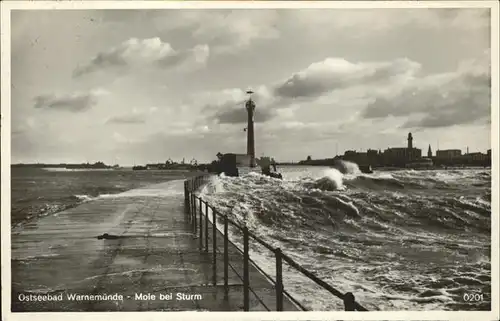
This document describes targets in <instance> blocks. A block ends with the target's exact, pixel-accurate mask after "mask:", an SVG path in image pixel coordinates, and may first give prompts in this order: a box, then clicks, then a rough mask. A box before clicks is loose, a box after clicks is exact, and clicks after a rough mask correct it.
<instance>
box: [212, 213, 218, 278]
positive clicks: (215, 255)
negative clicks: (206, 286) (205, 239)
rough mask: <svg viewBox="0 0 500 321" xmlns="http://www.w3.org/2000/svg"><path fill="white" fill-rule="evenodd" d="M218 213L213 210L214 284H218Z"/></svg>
mask: <svg viewBox="0 0 500 321" xmlns="http://www.w3.org/2000/svg"><path fill="white" fill-rule="evenodd" d="M216 216H217V211H215V210H213V209H212V245H213V248H212V252H213V253H212V257H213V284H214V285H216V284H217V224H216V222H217V220H216Z"/></svg>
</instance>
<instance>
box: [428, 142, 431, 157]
mask: <svg viewBox="0 0 500 321" xmlns="http://www.w3.org/2000/svg"><path fill="white" fill-rule="evenodd" d="M427 157H429V158H432V149H431V144H429V150H427Z"/></svg>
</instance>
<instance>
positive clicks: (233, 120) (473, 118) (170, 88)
mask: <svg viewBox="0 0 500 321" xmlns="http://www.w3.org/2000/svg"><path fill="white" fill-rule="evenodd" d="M490 69H491V68H490V11H489V9H425V8H424V9H421V8H419V9H417V8H414V9H333V8H332V9H277V10H271V9H235V10H230V9H211V10H202V9H191V10H190V9H163V10H144V9H142V10H138V9H137V10H136V9H134V10H68V11H66V10H43V11H41V10H38V11H37V10H23V11H20V10H18V11H13V12H12V15H11V71H12V78H11V80H12V83H11V89H12V90H11V102H12V105H11V118H12V119H11V129H12V136H11V139H12V142H11V146H12V150H11V156H12V162H13V163H18V162H24V163H28V162H45V163H60V162H87V161H88V162H95V161H99V160H100V161H104V162H106V163H108V164H114V163H119V164H122V165H132V164H144V163H153V162H164V161H166V160H167V159H169V158H170V159H173V160H174V161H180V160H182V159H183V158H185V159H186V161H189V160H191V159H192V158H195V159H197V160H198V161H199V162H209V161H211V160H213V159H215V155H216V154H217V152H222V153H226V152H235V153H245V152H246V132H244V130H243V129H244V128H245V127H246V111H245V108H244V101H245V99H246V98H247V95H246V93H245V92H246V91H247V90H253V91H254V92H255V93H254V94H253V99H254V101H255V103H256V105H257V107H256V115H255V121H256V125H255V141H256V155H257V156H261V155H266V156H271V157H274V158H275V159H277V160H279V161H298V160H302V159H305V158H306V157H307V156H308V155H311V157H312V158H313V159H314V158H327V157H333V156H335V155H336V153H338V154H343V153H344V151H345V150H358V151H363V150H366V149H368V148H374V149H382V150H384V149H386V148H388V147H404V146H406V137H407V135H408V133H409V132H412V134H413V137H414V140H413V144H414V146H416V147H417V148H421V149H422V150H423V154H426V153H427V148H428V146H429V144H430V145H431V146H432V149H433V151H435V150H436V149H437V148H438V146H439V148H440V149H449V148H458V149H462V150H463V151H465V150H466V148H467V146H469V149H470V151H471V152H474V151H481V152H486V150H487V149H489V148H491V147H490V137H491V134H490V130H491V107H490V105H491V103H490V100H491V99H490V92H491V89H490V83H491V76H490Z"/></svg>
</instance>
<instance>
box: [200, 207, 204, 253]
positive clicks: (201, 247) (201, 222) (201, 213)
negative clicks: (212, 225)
mask: <svg viewBox="0 0 500 321" xmlns="http://www.w3.org/2000/svg"><path fill="white" fill-rule="evenodd" d="M202 205H203V200H202V199H201V198H200V250H202V249H203V219H202V218H203V212H202V209H201V206H202Z"/></svg>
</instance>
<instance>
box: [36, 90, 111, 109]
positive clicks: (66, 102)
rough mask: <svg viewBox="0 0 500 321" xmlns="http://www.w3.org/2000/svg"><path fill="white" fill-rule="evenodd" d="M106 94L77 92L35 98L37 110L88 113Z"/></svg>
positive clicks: (96, 91) (97, 91) (100, 92)
mask: <svg viewBox="0 0 500 321" xmlns="http://www.w3.org/2000/svg"><path fill="white" fill-rule="evenodd" d="M103 94H106V92H105V91H103V90H93V91H90V92H86V93H82V92H77V93H73V94H65V95H40V96H36V97H35V99H34V100H35V106H34V107H35V108H39V109H51V110H65V111H71V112H82V111H86V110H88V109H90V108H92V107H93V106H95V105H96V104H97V103H98V100H99V97H100V96H102V95H103Z"/></svg>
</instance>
